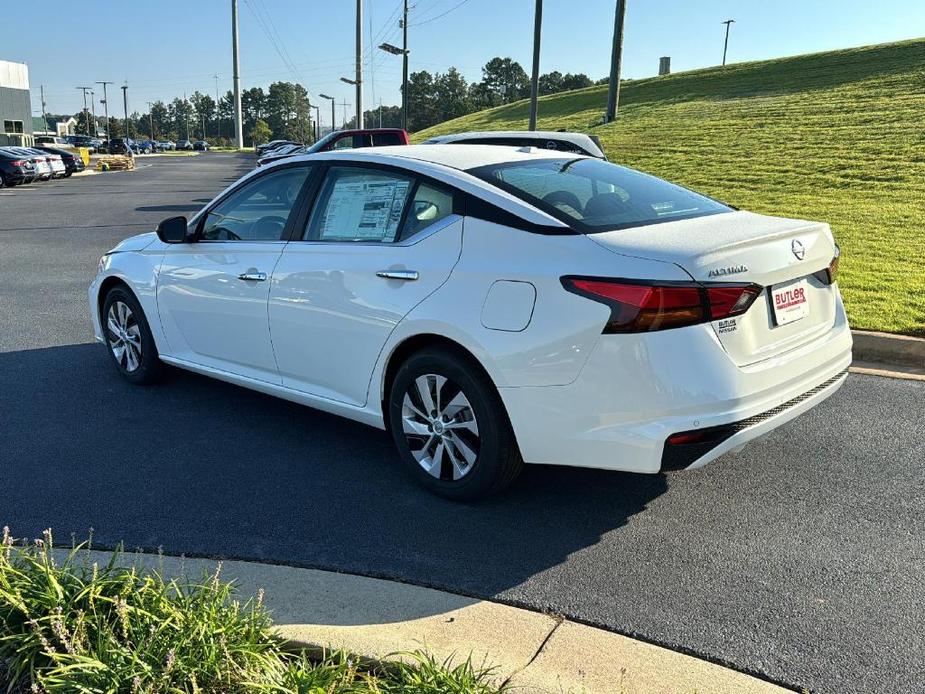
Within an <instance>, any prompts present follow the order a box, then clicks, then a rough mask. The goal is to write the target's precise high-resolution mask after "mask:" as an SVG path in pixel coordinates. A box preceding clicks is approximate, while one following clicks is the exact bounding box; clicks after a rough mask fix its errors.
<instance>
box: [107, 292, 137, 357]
mask: <svg viewBox="0 0 925 694" xmlns="http://www.w3.org/2000/svg"><path fill="white" fill-rule="evenodd" d="M106 328H107V330H108V332H109V348H110V349H111V350H112V355H113V356H114V357H115V359H116V362H117V363H118V364H119V366H121V367H122V368H123V369H125V370H126V371H127V372H128V373H132V372H133V371H136V370H137V369H138V367H139V366H141V328H139V326H138V321H137V320H136V318H135V314H134V313H132V309H131V308H130V307H129V305H128V304H126V303H124V302H122V301H114V302H113V303H112V305H111V306H110V307H109V312H108V314H107V316H106Z"/></svg>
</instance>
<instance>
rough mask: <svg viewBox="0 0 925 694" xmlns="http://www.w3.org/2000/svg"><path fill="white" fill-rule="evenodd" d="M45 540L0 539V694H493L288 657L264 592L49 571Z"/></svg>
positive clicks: (472, 670) (78, 565) (78, 553)
mask: <svg viewBox="0 0 925 694" xmlns="http://www.w3.org/2000/svg"><path fill="white" fill-rule="evenodd" d="M51 542H52V538H51V532H50V531H46V533H45V537H44V539H42V540H37V541H36V542H35V543H34V544H32V545H29V546H18V545H14V543H13V542H12V539H11V538H10V536H9V531H8V530H7V529H6V528H4V529H3V539H2V542H0V691H6V692H47V693H48V694H65V693H67V694H70V693H73V692H80V693H83V694H121V693H122V692H125V693H130V694H155V693H158V694H161V693H167V692H170V693H178V694H179V693H189V694H195V693H197V692H202V693H203V694H205V693H206V692H210V693H211V692H216V693H217V692H224V693H225V694H233V693H234V694H237V693H239V692H240V693H243V692H257V693H259V692H267V693H270V692H273V693H280V694H281V693H284V692H292V693H293V694H347V693H350V694H412V693H413V694H496V693H498V692H500V691H501V690H500V689H499V688H498V687H495V686H494V685H492V684H490V682H489V677H490V674H491V673H490V671H488V670H482V669H479V668H477V667H475V666H473V665H472V663H471V662H470V661H468V660H466V661H463V662H462V663H459V664H456V665H454V664H453V663H451V662H443V663H440V662H437V661H435V660H434V659H433V658H432V657H430V656H428V655H427V654H424V653H410V654H405V656H406V659H405V661H403V662H394V663H391V662H390V663H388V664H383V665H380V666H378V667H376V668H373V667H371V666H369V665H361V664H359V663H357V662H355V661H354V660H353V659H351V657H350V656H349V655H348V654H346V653H343V652H334V653H329V654H327V655H326V656H325V657H324V658H322V659H320V660H319V659H312V658H309V657H308V656H306V655H305V654H304V653H291V652H288V651H286V650H285V647H284V646H285V644H283V643H282V642H281V640H280V639H279V638H278V637H276V636H275V635H274V633H273V630H272V621H271V619H270V616H269V615H268V613H267V611H266V609H265V608H264V606H263V596H262V595H258V596H257V597H255V598H254V599H252V600H249V601H247V602H244V603H241V602H239V601H238V599H237V596H236V594H235V591H234V587H233V586H232V585H231V584H230V583H227V582H225V581H222V580H221V576H220V572H221V568H220V565H219V569H218V570H217V571H216V573H215V575H213V576H208V577H205V578H204V579H203V580H202V581H201V582H199V583H191V582H179V581H176V580H174V581H167V580H165V579H164V578H162V576H161V575H160V574H159V573H158V572H156V571H141V570H138V569H134V568H126V567H124V566H119V565H118V563H117V562H118V555H113V558H112V560H111V561H110V562H109V564H108V565H106V566H98V565H96V564H91V563H90V559H89V553H88V552H84V551H82V550H81V549H79V548H75V549H74V550H73V551H72V552H71V553H70V554H69V556H68V558H67V560H66V561H64V562H62V563H61V564H60V565H56V564H55V561H54V558H53V556H52V553H51V552H50V551H49V547H50V546H51Z"/></svg>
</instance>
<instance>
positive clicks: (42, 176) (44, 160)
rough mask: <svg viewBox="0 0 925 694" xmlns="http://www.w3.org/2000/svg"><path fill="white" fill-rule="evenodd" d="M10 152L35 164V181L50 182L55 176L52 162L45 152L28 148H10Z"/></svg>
mask: <svg viewBox="0 0 925 694" xmlns="http://www.w3.org/2000/svg"><path fill="white" fill-rule="evenodd" d="M8 149H9V150H10V151H12V152H15V153H16V154H18V155H19V156H21V157H27V158H29V159H30V160H32V162H33V163H34V164H35V180H36V181H48V180H50V179H51V178H52V177H53V176H54V172H53V171H52V169H51V160H50V159H49V158H48V156H46V154H45V153H44V152H39V151H37V150H30V149H29V148H28V147H9V148H8Z"/></svg>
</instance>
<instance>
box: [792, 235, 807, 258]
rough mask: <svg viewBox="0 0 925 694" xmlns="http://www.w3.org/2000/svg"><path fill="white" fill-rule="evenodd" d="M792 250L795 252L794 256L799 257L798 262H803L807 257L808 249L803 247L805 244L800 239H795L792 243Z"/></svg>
mask: <svg viewBox="0 0 925 694" xmlns="http://www.w3.org/2000/svg"><path fill="white" fill-rule="evenodd" d="M790 250H791V251H793V254H794V255H795V256H796V257H797V260H803V258H805V257H806V249H805V248H804V247H803V244H802V243H801V242H800V241H799V239H794V240H793V241H791V242H790Z"/></svg>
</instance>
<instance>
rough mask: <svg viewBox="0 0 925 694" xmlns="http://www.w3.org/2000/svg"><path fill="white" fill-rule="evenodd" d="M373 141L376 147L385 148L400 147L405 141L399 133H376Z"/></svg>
mask: <svg viewBox="0 0 925 694" xmlns="http://www.w3.org/2000/svg"><path fill="white" fill-rule="evenodd" d="M373 141H374V143H375V146H376V147H385V146H388V145H400V144H402V142H403V140H402V139H401V137H399V135H398V133H376V134H375V135H373Z"/></svg>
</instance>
